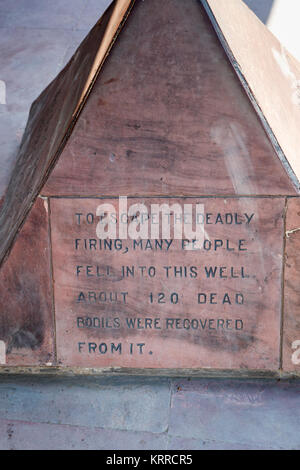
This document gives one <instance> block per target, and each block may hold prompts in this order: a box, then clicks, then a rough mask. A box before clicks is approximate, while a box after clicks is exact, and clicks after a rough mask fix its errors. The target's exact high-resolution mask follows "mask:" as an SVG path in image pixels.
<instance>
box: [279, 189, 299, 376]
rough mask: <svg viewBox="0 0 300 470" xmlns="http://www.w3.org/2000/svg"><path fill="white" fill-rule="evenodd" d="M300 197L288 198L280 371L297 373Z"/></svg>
mask: <svg viewBox="0 0 300 470" xmlns="http://www.w3.org/2000/svg"><path fill="white" fill-rule="evenodd" d="M299 281H300V199H299V198H295V199H289V200H288V203H287V213H286V246H285V276H284V316H283V370H285V371H295V372H298V373H300V282H299Z"/></svg>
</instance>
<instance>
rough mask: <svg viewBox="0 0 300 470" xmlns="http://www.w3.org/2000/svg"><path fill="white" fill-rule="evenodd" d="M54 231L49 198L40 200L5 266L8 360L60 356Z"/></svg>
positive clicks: (3, 333) (1, 281)
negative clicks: (51, 236)
mask: <svg viewBox="0 0 300 470" xmlns="http://www.w3.org/2000/svg"><path fill="white" fill-rule="evenodd" d="M48 230H49V225H48V201H43V200H42V199H38V200H37V201H36V203H35V205H34V207H33V208H32V211H31V213H30V216H29V217H28V219H27V220H26V223H25V225H24V226H23V228H22V229H21V232H20V233H19V235H18V237H17V240H16V243H15V245H14V247H13V250H12V252H11V255H10V257H9V259H8V260H7V261H6V263H5V264H4V265H3V267H2V269H1V271H0V340H1V342H4V343H5V357H4V358H3V357H1V364H2V365H4V364H6V365H15V366H21V365H40V364H46V363H50V364H51V363H53V361H54V341H53V336H54V318H53V313H52V290H51V266H50V249H49V238H48ZM1 344H2V343H1Z"/></svg>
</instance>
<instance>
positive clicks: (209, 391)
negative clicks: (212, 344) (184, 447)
mask: <svg viewBox="0 0 300 470" xmlns="http://www.w3.org/2000/svg"><path fill="white" fill-rule="evenodd" d="M299 391H300V385H299V382H298V383H297V382H296V383H293V382H272V381H239V380H235V381H229V380H228V381H227V380H226V381H223V380H191V381H190V382H189V381H186V380H184V381H180V380H178V381H177V383H176V382H175V383H174V391H173V394H172V402H171V413H170V424H169V434H170V435H171V436H178V437H179V436H181V437H185V439H188V438H190V439H198V440H202V441H204V442H206V441H210V442H212V441H213V443H217V444H218V443H219V444H220V443H222V442H223V443H226V444H227V448H228V446H229V445H230V443H231V445H232V446H234V447H235V446H237V445H238V444H239V445H242V446H249V448H251V447H256V448H266V449H267V448H274V447H275V448H276V447H277V448H279V449H280V448H281V449H299V448H300V437H299V419H300V412H299V409H300V408H299V401H300V395H299ZM177 442H178V440H177ZM213 443H212V445H214V444H213ZM218 447H219V446H217V447H216V448H218ZM224 447H225V446H224ZM209 448H211V446H209Z"/></svg>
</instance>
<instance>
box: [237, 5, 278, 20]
mask: <svg viewBox="0 0 300 470" xmlns="http://www.w3.org/2000/svg"><path fill="white" fill-rule="evenodd" d="M243 1H244V3H246V5H248V7H249V8H251V10H252V11H253V12H254V13H255V14H256V16H258V18H259V19H260V20H261V21H262V22H263V23H264V24H266V23H267V21H268V18H269V16H270V13H271V10H272V7H273V4H274V0H243Z"/></svg>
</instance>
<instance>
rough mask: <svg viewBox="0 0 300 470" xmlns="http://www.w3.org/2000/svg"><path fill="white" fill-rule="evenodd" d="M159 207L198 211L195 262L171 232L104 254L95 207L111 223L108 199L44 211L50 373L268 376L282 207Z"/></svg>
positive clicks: (229, 203) (227, 202)
mask: <svg viewBox="0 0 300 470" xmlns="http://www.w3.org/2000/svg"><path fill="white" fill-rule="evenodd" d="M137 202H143V203H144V205H145V209H146V210H148V214H150V212H151V210H152V208H151V205H152V204H155V203H156V204H162V203H163V202H166V200H165V199H140V200H138V199H128V200H127V209H129V208H130V206H131V205H132V204H134V203H137ZM167 202H168V203H169V205H170V206H172V205H173V204H175V203H177V204H181V207H183V205H184V204H190V205H191V207H194V209H195V206H196V203H197V204H202V205H203V207H202V209H201V210H202V213H204V214H205V220H206V223H205V226H204V229H205V236H204V241H203V244H202V245H200V248H201V249H200V250H196V251H195V250H185V249H183V248H184V247H185V242H183V241H182V240H178V239H177V240H176V239H174V238H172V232H171V236H170V237H169V240H166V239H163V240H161V239H160V240H157V241H158V242H159V243H160V244H161V245H159V244H158V245H155V240H149V239H148V240H141V241H140V242H138V243H136V241H135V240H132V239H130V238H128V239H124V240H122V241H121V240H110V243H112V245H111V246H110V245H109V246H106V247H105V245H103V240H102V241H101V243H102V244H100V239H98V238H97V235H96V228H97V225H98V223H99V221H100V216H96V212H97V207H98V206H99V205H101V204H113V205H114V206H113V207H115V208H116V214H115V215H116V216H117V218H118V220H121V219H122V217H121V216H120V214H121V213H122V214H123V212H119V213H118V204H119V201H118V199H76V198H75V199H72V198H71V199H63V198H62V199H61V198H57V199H51V204H50V205H51V232H52V246H53V268H54V280H55V312H56V339H57V354H58V361H59V364H61V365H64V366H81V367H108V366H122V367H130V368H132V367H133V368H134V367H136V368H175V369H176V368H177V369H180V368H205V367H207V368H216V369H248V368H249V369H270V370H278V368H279V349H280V348H279V341H280V313H281V290H280V289H281V282H282V280H281V271H282V246H283V244H282V236H283V215H284V207H285V201H284V199H281V198H261V199H260V198H253V199H251V198H250V199H249V198H239V199H222V198H220V199H218V198H214V199H211V198H209V199H193V198H185V199H184V198H177V199H175V198H174V199H168V200H167ZM98 210H99V209H98ZM122 210H123V209H121V211H122ZM187 210H188V211H190V212H189V213H191V209H187ZM185 213H186V214H188V212H185ZM98 214H99V212H98ZM226 214H227V215H226ZM199 220H200V219H199ZM133 223H134V222H133ZM173 235H174V234H173ZM146 238H147V237H146ZM149 238H151V237H149ZM183 238H186V237H183ZM132 322H135V323H134V324H133V323H132Z"/></svg>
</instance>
